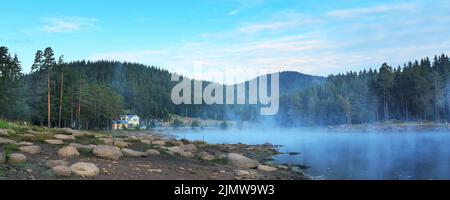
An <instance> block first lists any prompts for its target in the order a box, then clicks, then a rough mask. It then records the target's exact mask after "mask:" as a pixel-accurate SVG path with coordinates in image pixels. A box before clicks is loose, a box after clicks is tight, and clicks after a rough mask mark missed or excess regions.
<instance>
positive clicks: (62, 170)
mask: <svg viewBox="0 0 450 200" xmlns="http://www.w3.org/2000/svg"><path fill="white" fill-rule="evenodd" d="M52 171H53V173H55V175H56V176H58V177H69V176H70V175H72V169H70V167H68V166H63V165H59V166H55V167H52Z"/></svg>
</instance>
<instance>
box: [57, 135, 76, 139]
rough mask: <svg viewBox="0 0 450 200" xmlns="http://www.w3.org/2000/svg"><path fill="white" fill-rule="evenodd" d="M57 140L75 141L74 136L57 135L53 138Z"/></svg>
mask: <svg viewBox="0 0 450 200" xmlns="http://www.w3.org/2000/svg"><path fill="white" fill-rule="evenodd" d="M54 137H55V138H56V139H58V140H75V136H73V135H62V134H58V135H55V136H54Z"/></svg>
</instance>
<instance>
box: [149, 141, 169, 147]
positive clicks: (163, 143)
mask: <svg viewBox="0 0 450 200" xmlns="http://www.w3.org/2000/svg"><path fill="white" fill-rule="evenodd" d="M152 144H153V145H158V146H166V142H165V141H162V140H156V141H152Z"/></svg>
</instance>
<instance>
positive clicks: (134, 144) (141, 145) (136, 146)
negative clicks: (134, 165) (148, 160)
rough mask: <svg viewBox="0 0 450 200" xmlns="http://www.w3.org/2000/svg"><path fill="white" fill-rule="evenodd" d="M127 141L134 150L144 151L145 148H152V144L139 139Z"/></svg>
mask: <svg viewBox="0 0 450 200" xmlns="http://www.w3.org/2000/svg"><path fill="white" fill-rule="evenodd" d="M129 143H130V146H132V147H133V149H134V150H136V151H146V150H147V149H153V145H150V144H144V143H141V141H139V142H129Z"/></svg>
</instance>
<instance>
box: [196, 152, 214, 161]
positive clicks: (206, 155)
mask: <svg viewBox="0 0 450 200" xmlns="http://www.w3.org/2000/svg"><path fill="white" fill-rule="evenodd" d="M197 157H199V158H201V159H202V160H214V158H215V157H214V156H213V155H211V154H209V153H208V152H206V151H202V152H200V153H198V154H197Z"/></svg>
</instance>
